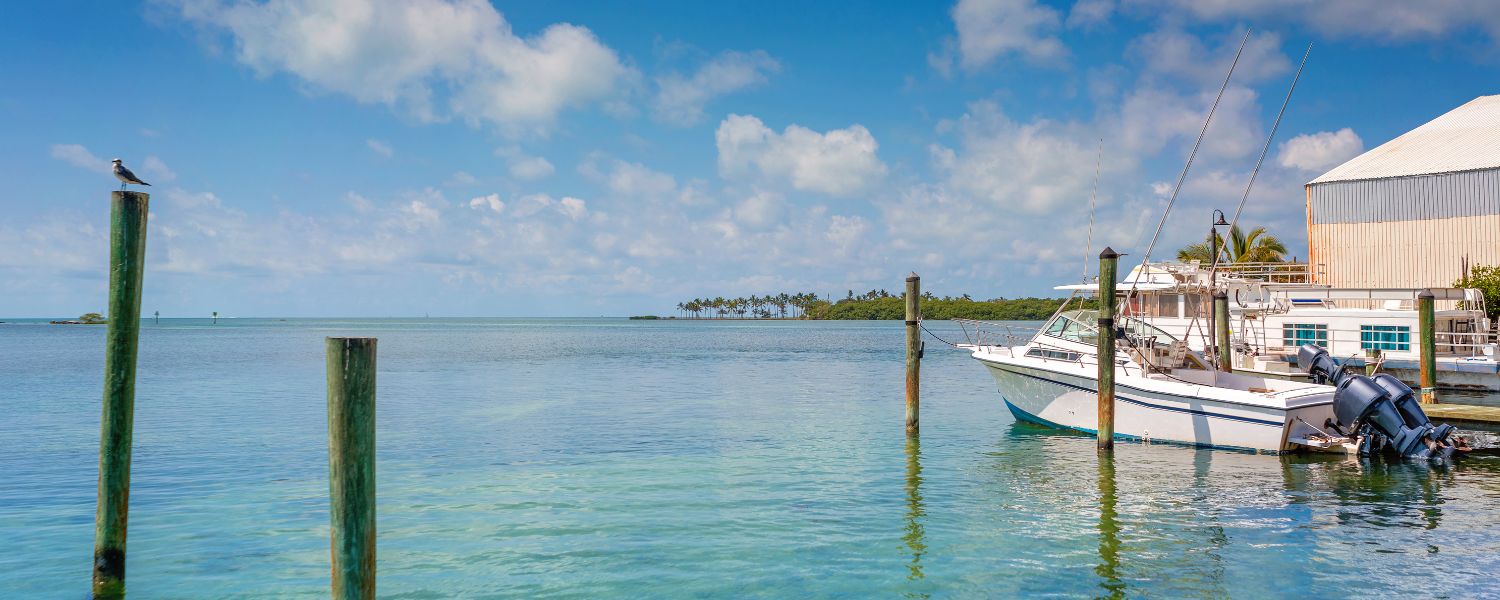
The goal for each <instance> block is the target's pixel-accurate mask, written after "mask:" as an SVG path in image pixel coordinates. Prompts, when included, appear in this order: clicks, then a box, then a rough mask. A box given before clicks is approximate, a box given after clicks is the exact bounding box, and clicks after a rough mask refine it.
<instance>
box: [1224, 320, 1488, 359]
mask: <svg viewBox="0 0 1500 600" xmlns="http://www.w3.org/2000/svg"><path fill="white" fill-rule="evenodd" d="M1266 333H1267V334H1269V335H1268V337H1271V338H1272V339H1269V340H1266V342H1267V344H1269V345H1273V346H1274V345H1277V344H1276V342H1280V345H1279V347H1280V348H1282V349H1283V350H1295V349H1296V348H1297V347H1298V346H1299V345H1301V344H1302V343H1303V342H1312V343H1315V344H1318V345H1320V346H1323V347H1325V348H1330V349H1334V348H1355V347H1357V348H1359V349H1360V351H1361V353H1363V351H1365V350H1382V351H1385V352H1400V353H1404V354H1407V353H1409V354H1411V355H1418V354H1420V353H1421V348H1420V346H1421V340H1420V338H1419V337H1418V335H1419V332H1417V331H1416V330H1415V328H1413V329H1409V330H1404V331H1398V330H1388V329H1376V328H1369V329H1366V328H1335V327H1318V328H1307V329H1299V330H1297V334H1298V335H1300V336H1303V337H1299V338H1297V339H1294V340H1288V339H1286V338H1285V337H1284V336H1285V333H1283V334H1282V335H1281V336H1277V335H1275V333H1274V332H1266ZM1433 338H1434V341H1435V345H1436V346H1437V353H1438V355H1439V356H1459V357H1465V356H1467V357H1480V356H1487V357H1492V358H1500V357H1496V356H1495V352H1496V350H1495V345H1494V343H1493V342H1491V341H1490V335H1489V332H1487V331H1438V332H1434V334H1433ZM1234 339H1235V341H1237V342H1242V343H1247V344H1250V345H1252V346H1254V345H1256V344H1255V342H1254V340H1245V339H1243V338H1242V337H1241V336H1239V335H1235V336H1234ZM1288 342H1290V343H1288ZM1340 354H1346V352H1340Z"/></svg>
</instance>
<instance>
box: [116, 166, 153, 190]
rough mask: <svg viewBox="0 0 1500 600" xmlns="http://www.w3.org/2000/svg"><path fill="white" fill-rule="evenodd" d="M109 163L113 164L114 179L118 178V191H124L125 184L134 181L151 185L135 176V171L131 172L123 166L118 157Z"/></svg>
mask: <svg viewBox="0 0 1500 600" xmlns="http://www.w3.org/2000/svg"><path fill="white" fill-rule="evenodd" d="M110 163H111V164H113V165H114V166H115V179H118V180H120V191H122V192H123V191H125V186H126V184H131V183H134V184H136V185H151V184H149V183H146V182H144V181H141V178H139V177H136V176H135V173H131V172H130V169H127V168H125V165H124V164H122V163H121V162H120V159H118V158H116V159H114V160H112V161H110Z"/></svg>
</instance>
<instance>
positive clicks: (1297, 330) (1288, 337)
mask: <svg viewBox="0 0 1500 600" xmlns="http://www.w3.org/2000/svg"><path fill="white" fill-rule="evenodd" d="M1281 341H1282V345H1283V346H1287V347H1297V346H1301V345H1302V344H1317V345H1319V346H1322V347H1324V348H1327V347H1328V326H1327V325H1324V324H1319V323H1286V324H1284V325H1282V326H1281Z"/></svg>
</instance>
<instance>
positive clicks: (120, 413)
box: [92, 191, 151, 598]
mask: <svg viewBox="0 0 1500 600" xmlns="http://www.w3.org/2000/svg"><path fill="white" fill-rule="evenodd" d="M150 204H151V195H150V194H145V193H141V192H123V191H122V192H113V193H111V194H110V220H109V325H108V329H107V330H106V331H105V333H104V406H103V411H102V417H101V419H100V422H99V504H98V508H97V510H96V511H95V513H94V573H93V577H92V581H93V585H92V588H93V593H94V597H96V598H109V597H122V596H123V595H124V593H125V529H126V523H127V521H128V520H129V516H130V443H131V432H132V429H133V427H134V422H135V360H136V353H137V350H138V341H139V338H140V331H141V280H142V279H143V278H144V276H145V272H146V265H145V258H146V215H147V213H148V212H149V206H150Z"/></svg>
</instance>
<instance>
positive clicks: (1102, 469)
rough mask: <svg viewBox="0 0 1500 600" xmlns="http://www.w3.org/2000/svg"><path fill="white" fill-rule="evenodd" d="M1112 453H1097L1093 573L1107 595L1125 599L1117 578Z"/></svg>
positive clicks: (1118, 576)
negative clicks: (1096, 543) (1096, 561)
mask: <svg viewBox="0 0 1500 600" xmlns="http://www.w3.org/2000/svg"><path fill="white" fill-rule="evenodd" d="M1117 500H1118V499H1117V497H1116V494H1115V455H1114V453H1113V452H1100V453H1099V565H1098V566H1096V567H1094V572H1095V573H1097V574H1098V575H1099V577H1100V578H1101V579H1103V581H1101V582H1099V587H1102V588H1104V592H1105V594H1104V596H1103V597H1106V598H1124V597H1125V582H1124V581H1122V580H1121V579H1120V523H1119V521H1118V517H1119V515H1118V513H1117V512H1116V506H1115V503H1116V502H1117Z"/></svg>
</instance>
